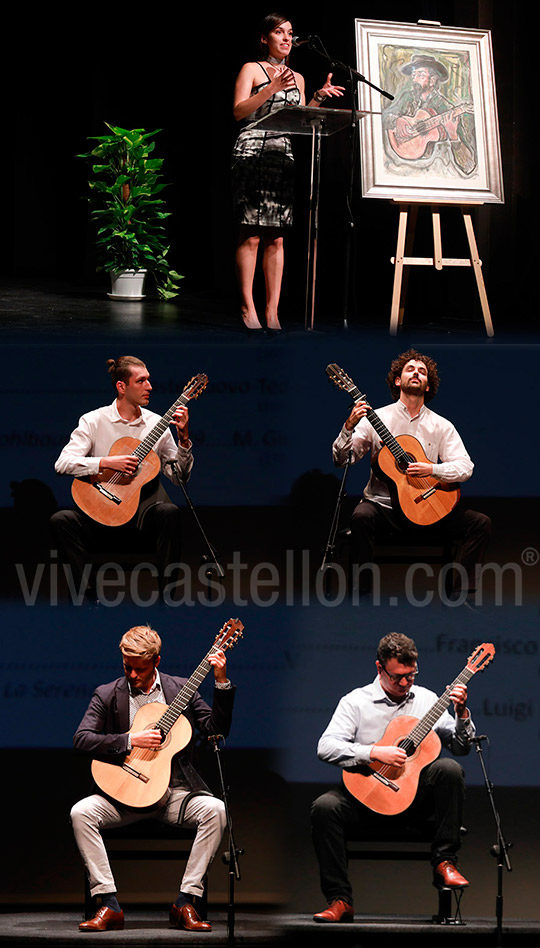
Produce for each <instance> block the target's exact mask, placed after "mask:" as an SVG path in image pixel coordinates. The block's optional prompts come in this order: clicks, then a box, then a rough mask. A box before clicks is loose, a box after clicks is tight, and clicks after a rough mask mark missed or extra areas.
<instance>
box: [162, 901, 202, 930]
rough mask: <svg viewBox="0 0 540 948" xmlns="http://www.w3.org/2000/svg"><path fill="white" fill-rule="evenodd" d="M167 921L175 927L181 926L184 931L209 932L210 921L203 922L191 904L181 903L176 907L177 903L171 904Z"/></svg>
mask: <svg viewBox="0 0 540 948" xmlns="http://www.w3.org/2000/svg"><path fill="white" fill-rule="evenodd" d="M169 921H170V923H171V925H174V926H175V928H183V929H185V931H186V932H211V931H212V926H211V925H210V922H203V920H202V919H201V918H199V915H198V914H197V912H196V910H195V909H194V908H193V905H189V903H188V904H187V905H183V906H182V908H178V906H177V905H174V904H173V905H171V911H170V912H169Z"/></svg>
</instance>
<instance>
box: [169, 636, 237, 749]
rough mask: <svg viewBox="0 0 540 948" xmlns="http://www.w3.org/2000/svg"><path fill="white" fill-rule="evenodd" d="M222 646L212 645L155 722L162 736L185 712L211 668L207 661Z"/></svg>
mask: <svg viewBox="0 0 540 948" xmlns="http://www.w3.org/2000/svg"><path fill="white" fill-rule="evenodd" d="M221 647H222V646H218V645H213V646H212V648H211V649H210V651H209V652H207V653H206V655H205V657H204V658H203V660H202V662H201V663H200V665H198V666H197V668H196V669H195V671H194V672H193V674H192V675H191V676H190V677H189V678H188V680H187V681H186V683H185V685H184V686H183V687H182V688H181V689H180V691H179V692H178V694H177V695H176V698H175V699H174V700H173V701H171V704H170V705H169V707H168V708H167V710H166V712H165V714H164V715H163V716H162V717H161V718H160V719H159V721H157V723H156V726H157V727H159V729H160V730H161V731H162V732H163V734H164V735H165V734H168V733H169V731H170V729H171V728H172V726H173V724H174V723H175V722H176V721H177V720H178V718H179V717H180V715H181V714H183V712H184V711H185V710H186V708H187V706H188V704H189V702H190V701H191V699H192V697H193V695H194V694H195V692H196V691H197V688H198V687H199V685H200V684H201V682H203V681H204V679H205V678H206V676H207V674H208V672H209V671H210V669H211V668H212V665H211V664H210V662H209V661H208V659H209V657H210V656H211V655H215V654H216V652H217V651H218V650H219V648H221Z"/></svg>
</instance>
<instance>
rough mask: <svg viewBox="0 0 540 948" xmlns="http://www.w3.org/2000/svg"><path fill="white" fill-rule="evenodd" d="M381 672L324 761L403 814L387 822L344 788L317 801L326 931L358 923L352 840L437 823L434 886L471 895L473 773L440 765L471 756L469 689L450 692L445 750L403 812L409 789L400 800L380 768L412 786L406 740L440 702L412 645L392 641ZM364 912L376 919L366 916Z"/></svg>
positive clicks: (442, 731)
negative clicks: (462, 858) (465, 868)
mask: <svg viewBox="0 0 540 948" xmlns="http://www.w3.org/2000/svg"><path fill="white" fill-rule="evenodd" d="M487 660H489V655H488V657H487ZM375 666H376V670H377V673H376V676H375V678H374V680H373V681H372V682H371V683H370V684H367V685H365V686H364V687H360V688H355V689H354V690H353V691H351V692H349V694H346V695H345V696H344V697H343V698H341V700H340V701H339V703H338V705H337V708H336V710H335V711H334V714H333V716H332V719H331V721H330V722H329V724H328V726H327V728H326V730H325V731H324V733H323V734H322V736H321V738H320V740H319V744H318V747H317V755H318V757H319V759H320V760H322V761H324V762H325V763H328V764H332V765H333V766H334V767H337V768H339V769H340V770H342V772H343V775H344V777H345V774H346V773H347V772H353V771H356V770H365V771H366V775H365V777H364V778H362V777H360V778H359V780H360V779H365V782H366V786H367V788H370V787H371V785H372V784H376V785H377V786H380V787H381V788H382V790H381V793H386V794H387V795H388V796H389V798H390V805H391V804H392V802H393V801H396V802H395V810H394V811H393V812H392V811H391V809H387V811H386V815H384V816H381V815H380V810H378V809H377V808H373V807H371V806H370V802H369V799H368V801H367V802H366V800H365V799H364V795H363V792H362V789H356V788H355V791H353V792H350V791H349V789H348V788H347V785H345V786H338V787H335V788H333V789H331V790H329V791H327V792H326V793H324V794H322V796H320V797H318V798H317V799H316V800H315V802H314V803H313V805H312V808H311V824H312V834H313V842H314V845H315V852H316V855H317V859H318V862H319V869H320V879H321V888H322V891H323V895H324V896H325V898H326V901H327V903H328V905H327V907H326V908H325V909H323V910H322V911H321V912H317V914H316V915H314V921H316V922H319V923H321V922H322V923H325V922H326V923H328V922H350V921H352V920H353V917H354V908H353V892H352V887H351V883H350V879H349V874H348V870H347V856H346V841H347V838H353V839H362V838H366V837H367V838H368V839H369V838H371V839H373V838H383V839H386V838H390V839H392V838H393V837H392V833H393V832H394V833H395V832H396V831H401V832H404V830H408V829H409V828H412V827H414V826H418V825H421V824H423V823H424V824H425V822H426V820H428V819H429V818H430V817H431V816H434V835H433V839H432V844H431V852H432V858H431V864H432V867H433V882H434V884H435V885H436V886H448V887H450V888H464V887H465V886H468V885H469V883H468V881H467V879H466V878H465V877H464V876H463V875H462V873H461V872H460V870H459V868H458V866H457V854H458V851H459V848H460V844H461V838H460V827H461V819H462V807H463V799H464V794H465V781H464V773H463V768H462V767H461V765H460V764H459V763H458V761H457V760H453V759H452V758H449V757H439V751H440V747H441V743H442V745H443V746H444V747H445V748H447V749H448V750H449V751H450V752H451V753H452V754H454V755H456V756H462V755H466V754H468V753H469V751H470V747H471V739H472V738H473V737H474V735H475V729H474V724H473V722H472V719H471V715H470V712H469V709H468V708H467V687H466V684H461V683H456V682H454V683H453V686H452V687H451V688H450V690H449V692H448V695H447V704H450V705H453V714H452V713H450V712H449V711H447V710H445V711H444V712H443V713H442V715H441V716H440V717H439V718H438V719H437V720H436V723H434V725H433V730H432V731H431V736H432V737H433V738H434V740H435V742H436V746H435V750H434V752H431V753H429V754H427V755H426V757H425V760H423V761H421V762H420V763H421V764H425V766H422V769H421V770H420V772H419V773H418V772H417V773H416V774H415V777H414V785H413V787H412V790H411V794H410V797H411V798H412V803H411V804H410V805H409V806H408V807H407V808H406V809H405V810H404V811H403V812H402V810H401V809H400V803H399V796H400V793H402V791H403V790H405V789H406V785H405V783H403V784H401V786H400V787H399V789H398V790H397V791H394V790H393V789H392V788H390V787H387V786H385V785H384V784H383V783H380V782H379V781H377V780H375V777H374V776H373V773H372V772H371V771H372V770H373V767H372V765H375V764H376V765H377V767H379V766H384V769H385V770H386V772H388V773H390V775H391V776H392V777H394V775H395V774H401V775H402V777H401V778H397V777H396V778H395V779H403V780H404V781H405V780H407V779H408V777H407V768H408V760H409V759H410V760H412V759H413V758H412V757H410V758H409V756H408V753H407V749H406V745H405V746H403V741H402V740H401V739H402V738H405V737H406V735H407V734H408V733H409V732H410V729H411V728H412V727H413V726H414V724H415V722H416V721H417V720H418V719H419V718H422V717H423V716H424V715H425V714H426V712H428V711H429V709H431V707H432V706H433V702H434V701H436V699H437V695H436V694H435V693H434V692H433V691H430V690H429V689H427V688H424V687H420V686H418V685H417V683H416V679H417V676H418V674H419V670H418V649H417V648H416V645H415V643H414V641H413V640H412V639H410V638H409V637H408V636H406V635H403V634H401V633H397V632H392V633H390V634H389V635H386V636H384V638H382V639H381V640H380V642H379V646H378V649H377V658H376V662H375ZM397 732H399V736H398V735H397ZM378 772H380V771H378ZM391 782H394V781H391ZM368 797H369V793H368ZM364 834H366V836H364ZM378 834H379V835H378ZM362 911H364V912H365V911H366V907H365V906H362Z"/></svg>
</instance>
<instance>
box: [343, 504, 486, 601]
mask: <svg viewBox="0 0 540 948" xmlns="http://www.w3.org/2000/svg"><path fill="white" fill-rule="evenodd" d="M399 533H406V534H407V536H409V534H410V537H411V543H415V542H417V543H419V544H423V543H429V542H430V540H432V539H435V538H436V539H437V541H439V542H440V540H441V539H443V540H448V541H449V542H451V543H456V544H457V551H456V556H455V560H454V561H455V562H456V563H458V564H460V565H461V566H462V567H463V569H464V570H465V572H466V574H467V584H468V585H467V590H468V591H474V590H475V589H476V578H475V568H476V564H477V563H479V564H481V563H482V562H483V560H484V556H485V553H486V548H487V545H488V542H489V539H490V536H491V520H490V518H489V517H488V516H486V514H483V513H480V512H479V511H477V510H466V509H465V508H464V506H463V505H462V504H461V503H458V504H457V506H456V507H455V508H454V510H452V512H451V513H449V514H448V516H446V517H443V519H442V520H440V521H439V522H438V523H437V524H434V525H433V526H428V527H419V526H416V525H415V524H409V523H408V522H407V521H405V519H404V518H399V517H397V516H395V515H394V514H393V512H392V511H391V510H387V509H386V508H385V507H381V506H380V504H374V503H373V502H372V501H371V500H362V501H360V503H359V504H358V505H357V506H356V507H355V509H354V511H353V514H352V519H351V562H353V563H357V564H358V565H360V566H361V565H363V564H364V563H373V551H374V547H375V540H376V538H377V537H381V536H382V537H383V538H385V539H387V538H388V539H390V540H391V538H392V536H395V535H396V534H399ZM358 583H359V592H360V593H367V592H369V591H370V589H371V571H370V570H363V571H360V573H359V577H358ZM460 587H461V583H460V579H459V577H458V578H457V583H456V591H458V592H460V591H461V588H460Z"/></svg>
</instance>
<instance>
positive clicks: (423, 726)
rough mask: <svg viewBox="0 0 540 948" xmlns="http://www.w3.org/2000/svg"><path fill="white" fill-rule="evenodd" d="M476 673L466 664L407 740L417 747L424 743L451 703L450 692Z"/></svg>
mask: <svg viewBox="0 0 540 948" xmlns="http://www.w3.org/2000/svg"><path fill="white" fill-rule="evenodd" d="M474 674H475V672H474V671H473V670H471V669H470V668H468V667H467V666H465V668H464V669H463V671H461V672H460V673H459V675H458V676H457V678H455V679H454V681H453V682H452V684H451V685H448V687H447V689H446V691H445V692H444V693H443V694H442V695H441V697H440V698H438V699H437V701H436V702H435V704H434V705H433V706H432V707H431V708H430V709H429V711H428V712H427V714H425V715H424V717H423V718H421V719H420V721H419V722H418V724H416V725H415V727H414V728H413V729H412V731H411V733H410V734H409V735H408V738H407V740H410V741H412V742H413V744H414V746H415V747H418V745H419V744H421V743H422V741H423V740H424V738H425V737H426V736H427V735H428V734H429V732H430V731H431V730H432V728H433V725H434V724H436V723H437V721H438V720H439V718H440V716H441V714H442V713H443V711H446V709H447V708H448V707H449V705H450V703H451V700H452V699H451V698H450V697H449V695H450V692H451V691H453V689H454V688H455V686H456V685H466V684H467V682H468V681H470V679H471V678H472V676H473V675H474Z"/></svg>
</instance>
